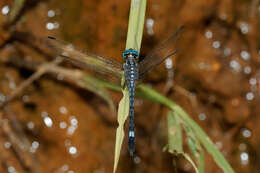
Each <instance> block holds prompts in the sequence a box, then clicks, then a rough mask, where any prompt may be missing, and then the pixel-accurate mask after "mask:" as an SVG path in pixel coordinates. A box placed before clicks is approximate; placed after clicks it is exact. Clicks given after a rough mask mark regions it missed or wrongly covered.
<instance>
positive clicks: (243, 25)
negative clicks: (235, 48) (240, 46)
mask: <svg viewBox="0 0 260 173" xmlns="http://www.w3.org/2000/svg"><path fill="white" fill-rule="evenodd" d="M240 30H241V32H242V34H247V33H248V31H249V25H248V24H247V23H245V22H242V23H241V24H240Z"/></svg>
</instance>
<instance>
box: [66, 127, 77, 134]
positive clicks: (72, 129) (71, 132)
mask: <svg viewBox="0 0 260 173" xmlns="http://www.w3.org/2000/svg"><path fill="white" fill-rule="evenodd" d="M76 129H77V126H73V125H72V126H69V127H68V129H67V134H68V135H72V134H73V133H74V132H75V130H76Z"/></svg>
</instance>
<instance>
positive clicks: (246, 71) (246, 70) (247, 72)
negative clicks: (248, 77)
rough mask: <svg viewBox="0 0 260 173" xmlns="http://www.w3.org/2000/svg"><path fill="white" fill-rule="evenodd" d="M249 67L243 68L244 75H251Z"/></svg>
mask: <svg viewBox="0 0 260 173" xmlns="http://www.w3.org/2000/svg"><path fill="white" fill-rule="evenodd" d="M251 71H252V70H251V67H250V66H246V67H245V68H244V73H245V74H250V73H251Z"/></svg>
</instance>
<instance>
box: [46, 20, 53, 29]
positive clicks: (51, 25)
mask: <svg viewBox="0 0 260 173" xmlns="http://www.w3.org/2000/svg"><path fill="white" fill-rule="evenodd" d="M46 28H47V29H48V30H53V29H54V24H53V23H51V22H48V23H47V24H46Z"/></svg>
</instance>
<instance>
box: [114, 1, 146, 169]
mask: <svg viewBox="0 0 260 173" xmlns="http://www.w3.org/2000/svg"><path fill="white" fill-rule="evenodd" d="M145 10H146V0H132V1H131V8H130V14H129V24H128V33H127V40H126V49H130V48H133V49H136V50H138V51H139V49H140V45H141V41H142V35H143V27H144V17H145ZM123 81H124V79H123ZM118 109H119V110H118V115H117V116H118V122H119V121H120V123H121V124H119V126H118V129H117V134H116V146H115V160H114V170H113V172H115V171H116V168H117V164H118V161H119V155H120V150H121V146H122V142H123V138H124V131H123V130H124V129H123V126H124V123H125V121H126V118H127V117H128V113H129V112H128V110H129V93H128V89H127V88H125V89H124V91H123V98H122V100H121V101H120V104H119V108H118ZM126 110H127V111H126Z"/></svg>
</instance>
